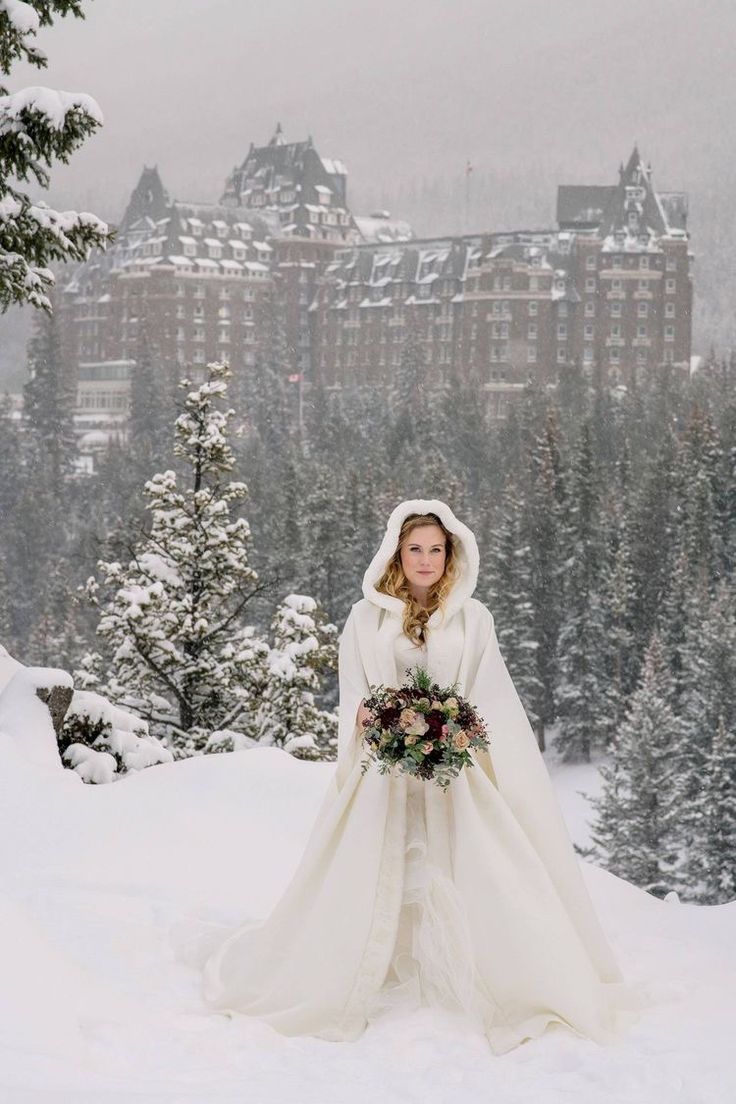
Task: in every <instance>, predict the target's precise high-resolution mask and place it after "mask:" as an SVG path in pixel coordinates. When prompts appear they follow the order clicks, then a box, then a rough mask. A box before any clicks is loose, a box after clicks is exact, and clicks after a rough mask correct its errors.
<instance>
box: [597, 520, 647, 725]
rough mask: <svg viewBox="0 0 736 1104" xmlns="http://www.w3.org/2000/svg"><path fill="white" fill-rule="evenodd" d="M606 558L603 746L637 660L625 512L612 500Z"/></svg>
mask: <svg viewBox="0 0 736 1104" xmlns="http://www.w3.org/2000/svg"><path fill="white" fill-rule="evenodd" d="M602 524H603V527H604V529H605V532H606V533H607V537H608V540H607V545H608V547H607V555H606V559H605V561H604V566H603V572H602V579H601V601H602V605H603V618H604V631H603V638H602V640H601V646H602V649H603V652H604V664H605V670H606V671H607V672H608V680H607V699H608V712H607V717H606V720H607V724H604V727H603V729H602V730H601V734H602V735H603V737H604V739H605V741H606V743H608V742H609V740H610V739H611V738H612V737H613V735H614V734H615V733H616V732H617V731H618V729H619V726H620V725H621V722H622V720H623V717H624V714H625V712H626V707H627V703H628V699H629V697H630V695H631V694H632V693H633V690H634V687H635V685H636V675H637V669H638V657H637V655H636V638H635V634H634V617H635V610H636V597H637V595H636V585H635V582H636V581H635V579H634V571H633V565H632V562H631V539H630V531H629V525H628V512H627V510H626V508H625V505H624V502H623V501H622V500H621V499H620V498H613V499H612V500H611V502H610V506H609V508H608V511H607V513H606V517H605V518H604V520H603V522H602Z"/></svg>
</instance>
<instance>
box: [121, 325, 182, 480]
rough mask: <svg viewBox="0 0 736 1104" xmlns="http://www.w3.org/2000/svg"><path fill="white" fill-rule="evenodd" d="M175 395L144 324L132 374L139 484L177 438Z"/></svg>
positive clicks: (133, 455)
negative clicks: (173, 422)
mask: <svg viewBox="0 0 736 1104" xmlns="http://www.w3.org/2000/svg"><path fill="white" fill-rule="evenodd" d="M173 405H174V403H173V395H170V394H169V381H168V379H167V378H166V376H165V374H164V373H163V372H162V371H161V369H160V368H158V367H157V359H156V358H155V357H154V356H153V355H152V350H151V343H150V339H149V336H148V328H147V326H146V324H145V320H144V323H143V325H142V326H141V328H140V331H139V335H138V344H137V349H136V358H135V363H134V366H133V370H132V373H131V378H130V417H129V421H128V432H129V437H130V454H131V460H132V461H133V466H134V467H135V469H136V476H137V478H136V485H137V484H138V483H139V482H140V479H148V478H149V477H150V476H151V475H152V474H153V473H154V472H155V471H158V470H160V468H161V466H162V465H163V464H164V463H165V462H166V460H167V458H168V456H169V454H170V452H171V449H172V447H173V440H172V441H170V439H169V438H170V437H171V413H172V409H173Z"/></svg>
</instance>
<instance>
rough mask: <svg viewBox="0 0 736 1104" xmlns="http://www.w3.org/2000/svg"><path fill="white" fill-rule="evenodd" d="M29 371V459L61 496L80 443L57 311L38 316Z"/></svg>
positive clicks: (71, 377)
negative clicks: (78, 441) (75, 433)
mask: <svg viewBox="0 0 736 1104" xmlns="http://www.w3.org/2000/svg"><path fill="white" fill-rule="evenodd" d="M51 302H52V303H54V299H53V297H52V299H51ZM28 375H29V379H28V382H27V383H26V385H25V387H24V388H23V420H24V425H25V431H26V441H27V444H28V464H29V467H30V469H31V471H32V472H33V474H34V475H35V477H36V480H37V482H38V483H41V482H45V483H47V484H48V486H49V488H50V490H51V492H52V493H53V495H54V496H55V497H56V498H57V499H58V498H61V496H62V494H63V485H64V483H65V481H66V480H67V479H68V478H69V476H70V475H71V474H72V472H73V470H74V461H75V459H76V456H77V446H76V439H75V436H74V407H75V406H76V378H75V375H74V372H73V369H72V366H71V365H70V364H69V363H68V362H67V361H65V360H64V357H63V355H62V349H61V335H60V332H59V322H58V318H57V315H56V313H52V314H51V315H48V314H45V313H43V314H41V315H40V316H38V317H37V318H36V319H35V332H34V334H33V336H32V337H31V339H30V341H29V342H28Z"/></svg>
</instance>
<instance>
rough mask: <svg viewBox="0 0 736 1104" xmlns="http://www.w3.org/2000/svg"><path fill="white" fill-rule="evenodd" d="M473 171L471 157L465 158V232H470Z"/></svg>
mask: <svg viewBox="0 0 736 1104" xmlns="http://www.w3.org/2000/svg"><path fill="white" fill-rule="evenodd" d="M472 171H473V166H472V165H471V163H470V158H469V157H468V158H466V159H465V233H466V234H469V233H470V174H471V173H472Z"/></svg>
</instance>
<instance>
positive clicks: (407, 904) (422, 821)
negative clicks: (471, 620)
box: [367, 633, 493, 1030]
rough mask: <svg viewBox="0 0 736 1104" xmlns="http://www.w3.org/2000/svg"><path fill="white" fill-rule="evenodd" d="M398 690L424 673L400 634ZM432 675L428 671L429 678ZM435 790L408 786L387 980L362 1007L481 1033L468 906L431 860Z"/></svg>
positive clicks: (484, 1011)
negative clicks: (412, 673)
mask: <svg viewBox="0 0 736 1104" xmlns="http://www.w3.org/2000/svg"><path fill="white" fill-rule="evenodd" d="M394 656H395V659H396V669H397V672H398V675H399V679H398V681H399V684H401V683H403V682H404V681H405V678H406V675H407V673H408V671H409V670H410V669H411V668H412V667H416V666H422V667H424V668H425V669H426V668H427V647H426V645H425V644H423V645H422V646H421V647H420V646H417V645H416V644H414V643H413V642H412V641H411V640H409V639H408V637H406V636H405V635H404V634H403V633H402V634H401V635H400V636H397V637H396V641H395V643H394ZM430 675H431V672H430ZM434 785H436V784H435V783H434V782H425V781H423V780H422V779H420V778H413V777H411V776H408V777H407V779H406V842H405V847H404V882H403V891H402V895H401V907H400V912H399V926H398V931H397V935H396V941H395V945H394V951H393V955H392V958H391V962H390V964H389V969H388V973H387V975H386V978H385V980H384V982H383V985H382V987H381V989H380V990H379V991H378V992H377V993H376V995H375V996H374V998H373V1000H372V1002H371V1004H370V1005H369V1007H368V1012H367V1016H368V1020H369V1021H370V1022H373V1021H375V1020H376V1019H378V1018H379V1017H381V1016H384V1015H386V1014H388V1013H391V1014H394V1013H400V1012H409V1011H412V1010H414V1009H416V1008H421V1007H428V1006H436V1007H442V1008H445V1009H447V1010H451V1011H462V1012H465V1013H467V1014H468V1015H469V1016H470V1017H471V1018H472V1019H473V1020H475V1021H476V1024H477V1026H478V1027H480V1029H481V1030H482V1027H483V1024H484V1023H485V1022H487V1021H488V1019H489V1018H490V1011H489V1006H492V1004H493V1002H492V1000H491V999H490V998H489V996H488V994H487V992H486V990H485V987H484V986H483V983H482V980H481V979H480V978H479V977H478V975H477V971H476V968H475V959H474V953H473V943H472V936H471V933H470V928H469V924H468V916H467V904H466V902H465V901H464V900H463V898H462V897H461V896H460V894H459V893H458V891H457V888H456V886H455V883H454V881H453V880H452V878H451V877H448V875H447V874H446V873H445V872H444V871H443V870H442V869H441V868H440V867H439V866H438V865H436V863H435V862H433V861H432V857H431V856H430V855H429V847H428V839H427V818H426V809H425V793H426V787H427V786H434Z"/></svg>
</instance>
